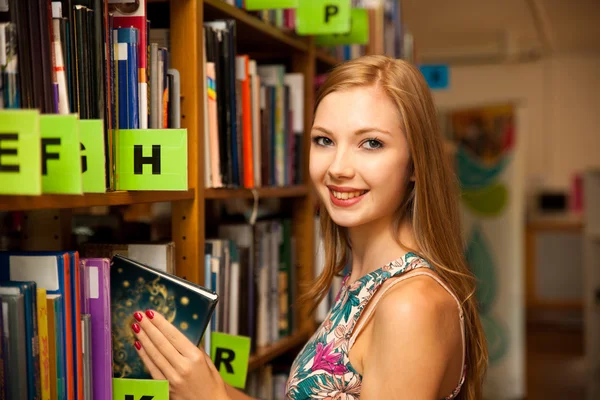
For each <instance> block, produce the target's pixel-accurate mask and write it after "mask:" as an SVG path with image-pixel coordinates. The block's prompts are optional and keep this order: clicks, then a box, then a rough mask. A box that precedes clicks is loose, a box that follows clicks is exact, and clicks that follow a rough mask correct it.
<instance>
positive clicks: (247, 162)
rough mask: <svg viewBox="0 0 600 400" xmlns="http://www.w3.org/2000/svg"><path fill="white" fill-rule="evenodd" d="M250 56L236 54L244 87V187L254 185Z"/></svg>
mask: <svg viewBox="0 0 600 400" xmlns="http://www.w3.org/2000/svg"><path fill="white" fill-rule="evenodd" d="M249 62H250V58H249V57H248V56H247V55H238V56H236V75H237V78H238V80H240V82H241V87H242V93H241V97H242V112H241V116H242V158H243V163H244V187H246V188H253V187H254V160H253V155H252V106H251V104H250V101H251V98H252V94H251V93H250V73H249V71H250V66H249Z"/></svg>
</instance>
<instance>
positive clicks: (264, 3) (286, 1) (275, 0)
mask: <svg viewBox="0 0 600 400" xmlns="http://www.w3.org/2000/svg"><path fill="white" fill-rule="evenodd" d="M296 7H298V0H246V10H249V11H253V10H275V9H278V8H296Z"/></svg>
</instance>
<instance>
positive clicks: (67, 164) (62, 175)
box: [40, 114, 83, 194]
mask: <svg viewBox="0 0 600 400" xmlns="http://www.w3.org/2000/svg"><path fill="white" fill-rule="evenodd" d="M40 132H41V137H42V140H41V142H42V192H43V193H59V194H83V183H82V179H81V150H80V146H81V143H80V141H79V118H78V116H77V114H69V115H57V114H42V116H41V118H40Z"/></svg>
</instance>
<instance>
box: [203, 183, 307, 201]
mask: <svg viewBox="0 0 600 400" xmlns="http://www.w3.org/2000/svg"><path fill="white" fill-rule="evenodd" d="M255 190H256V193H257V194H258V198H259V199H260V198H263V199H265V198H284V197H302V196H305V195H306V194H307V193H308V189H307V187H306V186H305V185H295V186H282V187H277V186H274V187H262V188H256V189H255ZM204 197H205V198H207V199H251V198H253V197H254V196H253V194H252V190H251V189H228V188H223V189H221V188H219V189H215V188H211V189H206V190H205V191H204Z"/></svg>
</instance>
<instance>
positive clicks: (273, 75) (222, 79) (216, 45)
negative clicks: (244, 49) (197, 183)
mask: <svg viewBox="0 0 600 400" xmlns="http://www.w3.org/2000/svg"><path fill="white" fill-rule="evenodd" d="M236 42H237V40H236V22H235V20H217V21H211V22H205V23H204V51H205V57H204V58H203V59H204V60H205V63H204V74H205V77H206V85H205V88H206V91H205V96H206V97H205V98H206V101H205V102H204V105H205V114H204V115H206V116H207V118H204V123H205V127H204V128H205V137H204V143H205V145H204V149H205V154H204V162H205V167H204V171H205V183H206V187H214V188H218V187H245V188H254V187H261V186H287V185H293V184H300V183H302V181H303V176H302V154H303V151H304V146H303V134H304V75H303V74H301V73H293V72H289V71H286V67H285V66H284V65H280V64H270V65H258V64H257V62H256V60H254V59H251V58H250V57H249V56H248V55H247V54H239V53H238V52H237V51H236Z"/></svg>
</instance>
